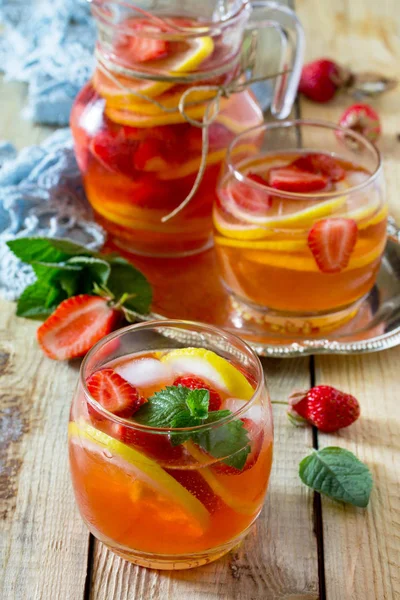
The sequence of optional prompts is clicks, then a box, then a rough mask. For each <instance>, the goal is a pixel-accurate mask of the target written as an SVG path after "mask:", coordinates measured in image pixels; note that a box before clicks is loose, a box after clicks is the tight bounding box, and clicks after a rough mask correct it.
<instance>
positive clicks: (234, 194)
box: [229, 173, 272, 215]
mask: <svg viewBox="0 0 400 600" xmlns="http://www.w3.org/2000/svg"><path fill="white" fill-rule="evenodd" d="M246 177H247V178H248V179H250V181H254V182H255V183H258V184H260V185H264V186H266V185H267V182H266V181H265V179H263V177H261V175H258V174H257V173H248V174H247V175H246ZM229 192H230V196H231V198H232V200H234V202H235V204H237V205H238V206H240V207H241V208H243V209H244V210H246V211H248V212H250V213H253V214H255V213H257V214H260V215H261V214H265V213H266V212H267V211H268V210H269V209H270V208H271V206H272V198H271V196H270V195H269V194H268V192H267V191H266V190H265V191H263V190H261V189H258V188H256V187H254V186H252V185H251V184H248V183H244V182H242V181H232V182H231V183H230V185H229Z"/></svg>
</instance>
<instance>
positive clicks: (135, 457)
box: [68, 421, 210, 531]
mask: <svg viewBox="0 0 400 600" xmlns="http://www.w3.org/2000/svg"><path fill="white" fill-rule="evenodd" d="M68 437H69V438H70V440H76V442H77V443H78V444H82V443H84V442H86V443H88V444H90V447H89V448H88V449H89V450H92V449H93V448H94V449H95V451H101V450H104V449H105V450H107V451H108V452H110V453H111V454H112V455H114V456H117V457H118V458H119V459H122V461H124V463H125V465H126V468H128V469H129V468H130V469H131V470H132V469H133V470H134V471H135V474H136V476H137V477H138V478H139V479H141V480H143V481H145V482H146V483H147V484H148V485H149V486H151V487H152V488H154V489H156V490H158V491H159V492H161V493H162V494H163V495H166V496H168V497H169V498H170V500H171V501H172V502H175V503H177V504H179V506H180V507H181V509H183V510H184V512H185V513H186V514H187V515H188V518H191V519H194V520H195V521H196V523H198V524H199V526H200V527H201V528H202V530H203V531H204V530H206V529H207V527H208V525H209V520H210V514H209V512H208V511H207V509H206V508H205V506H204V505H203V504H202V503H201V502H200V500H198V499H197V498H196V497H195V496H192V494H191V493H190V492H188V490H187V489H186V488H184V487H183V486H182V485H181V484H180V483H178V481H177V480H176V479H174V478H173V477H172V476H171V475H169V474H168V473H167V472H166V471H164V469H163V468H162V467H161V466H160V465H159V464H158V463H157V462H156V461H154V460H152V459H151V458H148V457H147V456H146V455H145V454H142V453H141V452H138V451H137V450H135V449H134V448H132V447H131V446H127V445H126V444H123V443H122V442H120V441H118V440H116V439H114V438H113V437H111V436H109V435H107V434H106V433H104V432H103V431H100V430H99V429H96V428H95V427H92V425H89V424H88V423H86V422H85V421H81V422H80V423H79V424H78V423H74V422H71V423H70V424H69V426H68ZM122 468H124V467H122Z"/></svg>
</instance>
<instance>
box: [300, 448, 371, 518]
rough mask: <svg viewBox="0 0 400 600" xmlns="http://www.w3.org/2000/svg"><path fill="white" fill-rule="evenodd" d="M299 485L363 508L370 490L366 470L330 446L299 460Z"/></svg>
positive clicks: (369, 475) (350, 457)
mask: <svg viewBox="0 0 400 600" xmlns="http://www.w3.org/2000/svg"><path fill="white" fill-rule="evenodd" d="M299 475H300V479H301V480H302V482H303V483H305V484H306V485H308V486H309V487H311V488H312V489H314V490H316V491H317V492H320V493H321V494H325V495H326V496H329V498H333V499H334V500H338V501H339V502H346V503H347V504H353V505H354V506H359V507H361V508H365V507H366V506H367V505H368V502H369V497H370V494H371V490H372V475H371V472H370V470H369V469H368V467H367V466H366V465H364V463H362V462H361V461H360V460H359V459H358V458H357V457H356V456H354V454H353V453H352V452H349V451H348V450H345V449H344V448H337V447H336V446H332V447H329V448H324V449H323V450H318V451H316V452H314V453H313V454H311V455H310V456H307V457H306V458H303V460H302V461H301V463H300V466H299Z"/></svg>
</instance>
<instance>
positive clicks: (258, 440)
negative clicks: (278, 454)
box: [212, 417, 264, 475]
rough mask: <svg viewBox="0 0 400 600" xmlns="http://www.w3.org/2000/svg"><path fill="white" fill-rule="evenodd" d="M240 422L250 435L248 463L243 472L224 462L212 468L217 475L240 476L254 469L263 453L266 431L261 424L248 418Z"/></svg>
mask: <svg viewBox="0 0 400 600" xmlns="http://www.w3.org/2000/svg"><path fill="white" fill-rule="evenodd" d="M240 420H241V421H242V422H243V425H244V427H245V429H246V430H247V433H248V434H249V438H250V445H251V446H250V447H251V450H250V453H249V454H248V456H247V460H246V463H245V465H244V467H243V469H242V470H240V469H236V468H235V467H231V466H229V465H226V464H225V463H223V462H221V463H218V464H216V465H213V467H212V468H213V469H214V470H215V471H217V473H221V474H222V475H239V474H240V473H243V472H244V471H248V470H249V469H251V468H252V467H254V465H255V463H256V462H257V459H258V457H259V455H260V452H261V448H262V443H263V440H264V431H263V429H262V427H261V426H260V424H259V423H256V422H255V421H253V419H248V418H247V417H243V418H242V419H240Z"/></svg>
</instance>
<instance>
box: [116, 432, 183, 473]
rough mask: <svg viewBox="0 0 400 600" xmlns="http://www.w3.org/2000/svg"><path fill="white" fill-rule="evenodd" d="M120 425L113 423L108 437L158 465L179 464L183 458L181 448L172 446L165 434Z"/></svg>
mask: <svg viewBox="0 0 400 600" xmlns="http://www.w3.org/2000/svg"><path fill="white" fill-rule="evenodd" d="M132 425H133V426H132V427H130V426H129V425H123V424H122V423H113V424H112V427H111V429H110V435H112V436H113V437H114V438H116V439H117V440H119V441H120V442H122V443H123V444H127V445H128V446H132V447H134V448H136V449H137V450H140V451H141V452H144V453H145V454H146V455H147V456H150V457H151V458H154V459H156V460H158V462H160V463H164V464H168V463H171V464H173V463H175V462H177V463H179V461H181V462H182V458H183V456H184V450H183V446H181V445H179V446H173V445H172V444H171V441H170V438H169V436H168V434H167V433H165V434H164V433H161V434H160V433H148V432H147V431H145V430H141V429H139V428H137V427H136V428H135V427H134V423H132Z"/></svg>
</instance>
